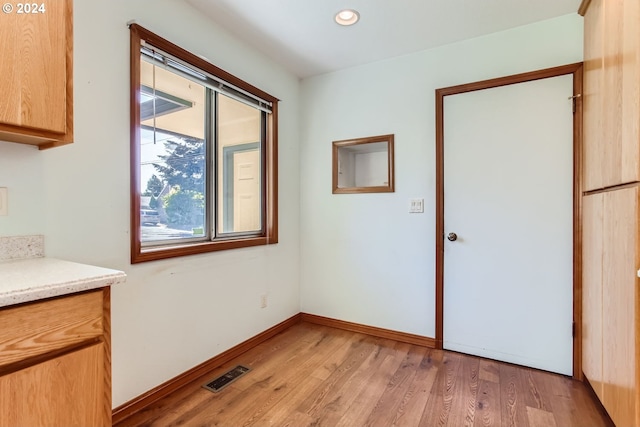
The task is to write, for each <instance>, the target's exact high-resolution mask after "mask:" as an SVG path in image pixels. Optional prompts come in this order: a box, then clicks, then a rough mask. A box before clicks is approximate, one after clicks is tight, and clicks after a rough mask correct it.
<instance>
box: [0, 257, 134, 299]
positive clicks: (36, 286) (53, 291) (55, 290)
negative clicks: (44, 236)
mask: <svg viewBox="0 0 640 427" xmlns="http://www.w3.org/2000/svg"><path fill="white" fill-rule="evenodd" d="M39 260H42V261H43V262H42V267H37V268H33V267H34V265H38V266H39V265H40V264H41V263H40V262H39ZM34 263H35V264H34ZM2 267H7V268H11V269H12V271H13V272H14V273H15V272H16V270H17V271H19V272H20V273H21V270H24V269H25V268H27V269H28V268H29V267H31V271H29V273H33V271H35V273H34V274H33V275H32V276H28V273H27V274H26V275H25V276H26V277H25V280H24V286H22V280H21V279H22V276H18V279H16V278H15V277H13V279H14V280H11V279H12V277H11V275H10V276H8V279H9V282H8V283H6V282H5V283H6V284H7V286H6V287H5V288H4V289H2V288H3V286H2V283H0V308H4V307H9V306H12V305H18V304H23V303H28V302H34V301H39V300H44V299H48V298H55V297H59V296H64V295H70V294H74V293H78V292H84V291H89V290H94V289H100V288H104V287H107V286H112V285H116V284H119V283H123V282H125V281H126V278H127V276H126V274H125V273H124V272H123V271H119V270H112V269H106V268H103V267H97V266H92V265H88V264H78V263H72V262H68V261H62V260H56V259H51V258H39V259H31V260H24V261H13V262H12V261H9V262H3V263H0V278H1V277H2ZM58 268H61V269H63V270H65V274H63V275H61V276H56V270H57V269H58ZM33 276H35V279H34V277H33Z"/></svg>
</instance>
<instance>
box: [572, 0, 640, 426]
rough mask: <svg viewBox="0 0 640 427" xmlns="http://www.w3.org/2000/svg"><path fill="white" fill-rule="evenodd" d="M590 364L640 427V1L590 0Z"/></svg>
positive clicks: (586, 283) (585, 211)
mask: <svg viewBox="0 0 640 427" xmlns="http://www.w3.org/2000/svg"><path fill="white" fill-rule="evenodd" d="M580 12H581V13H583V14H584V18H585V20H584V25H585V26H584V39H585V46H584V49H585V50H584V55H585V64H584V70H585V72H584V93H583V96H582V100H583V112H584V129H583V133H584V143H583V164H582V167H583V182H582V183H583V188H582V190H583V198H582V228H583V235H582V244H583V253H582V264H583V272H582V285H583V301H582V307H583V334H582V337H583V346H582V352H583V358H582V368H583V372H584V374H585V377H586V378H587V379H588V380H589V382H590V384H591V385H592V387H593V389H594V391H595V392H596V394H597V395H598V398H599V399H600V401H601V402H602V404H603V406H604V407H605V409H606V410H607V412H608V413H609V415H610V416H611V418H612V420H613V421H614V423H615V424H616V425H617V426H619V427H623V426H625V427H626V426H640V288H639V286H640V279H639V278H638V276H637V272H638V269H639V268H640V210H639V197H640V193H639V192H640V2H639V1H638V0H591V1H588V0H584V1H583V3H582V5H581V9H580Z"/></svg>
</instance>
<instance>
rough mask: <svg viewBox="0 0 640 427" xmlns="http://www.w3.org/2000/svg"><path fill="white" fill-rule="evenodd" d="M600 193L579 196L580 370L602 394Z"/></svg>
mask: <svg viewBox="0 0 640 427" xmlns="http://www.w3.org/2000/svg"><path fill="white" fill-rule="evenodd" d="M603 210H604V194H603V193H599V194H593V195H590V196H586V197H584V198H583V199H582V215H583V216H582V230H583V231H582V323H583V325H582V371H583V372H584V374H585V376H586V377H587V379H588V380H589V383H590V384H591V386H592V387H593V390H594V391H595V392H596V394H597V395H598V397H599V398H600V401H603V394H602V262H603V241H602V237H603V236H602V231H603V230H602V226H603V218H602V216H603Z"/></svg>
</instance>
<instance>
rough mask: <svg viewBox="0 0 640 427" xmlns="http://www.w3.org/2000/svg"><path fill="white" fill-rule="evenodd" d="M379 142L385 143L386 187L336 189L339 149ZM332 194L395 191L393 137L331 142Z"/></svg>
mask: <svg viewBox="0 0 640 427" xmlns="http://www.w3.org/2000/svg"><path fill="white" fill-rule="evenodd" d="M379 142H386V143H387V185H376V186H367V187H358V186H354V187H338V176H339V159H338V151H339V150H340V148H345V147H353V146H358V145H364V144H374V143H379ZM332 181H333V182H332V184H333V194H354V193H393V192H394V191H395V182H394V181H395V180H394V135H393V134H389V135H378V136H370V137H366V138H355V139H345V140H341V141H333V178H332Z"/></svg>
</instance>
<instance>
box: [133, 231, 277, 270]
mask: <svg viewBox="0 0 640 427" xmlns="http://www.w3.org/2000/svg"><path fill="white" fill-rule="evenodd" d="M274 243H278V240H277V239H273V238H268V237H249V238H243V239H233V240H220V241H213V242H200V243H189V244H184V245H173V246H162V247H153V248H143V249H139V248H132V253H131V263H132V264H138V263H141V262H148V261H156V260H160V259H168V258H176V257H181V256H186V255H196V254H203V253H208V252H216V251H224V250H227V249H239V248H248V247H252V246H263V245H271V244H274Z"/></svg>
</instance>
